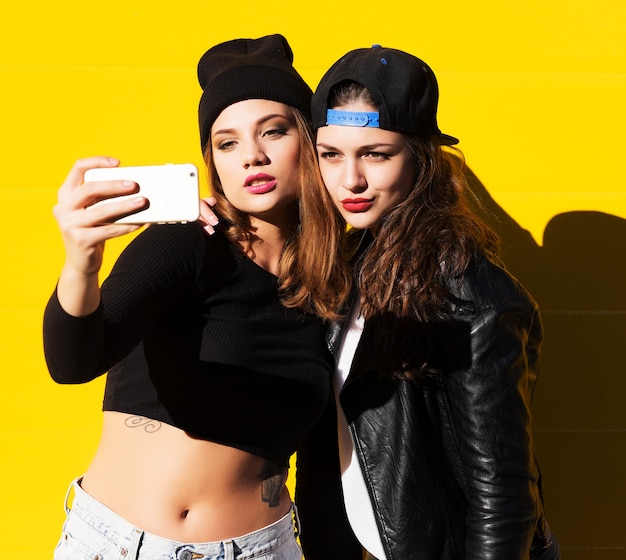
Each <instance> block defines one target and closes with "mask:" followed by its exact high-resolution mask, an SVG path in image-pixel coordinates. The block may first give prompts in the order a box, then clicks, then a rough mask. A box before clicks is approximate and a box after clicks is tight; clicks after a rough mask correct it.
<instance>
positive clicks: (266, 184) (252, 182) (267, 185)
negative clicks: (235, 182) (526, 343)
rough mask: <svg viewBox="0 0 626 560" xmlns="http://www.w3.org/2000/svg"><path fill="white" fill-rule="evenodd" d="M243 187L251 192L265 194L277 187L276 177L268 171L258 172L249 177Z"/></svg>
mask: <svg viewBox="0 0 626 560" xmlns="http://www.w3.org/2000/svg"><path fill="white" fill-rule="evenodd" d="M243 187H244V189H246V190H247V191H248V192H249V193H252V194H264V193H266V192H269V191H271V190H273V189H274V188H275V187H276V178H275V177H272V176H271V175H267V174H266V173H257V174H256V175H250V176H249V177H247V178H246V182H245V183H244V185H243Z"/></svg>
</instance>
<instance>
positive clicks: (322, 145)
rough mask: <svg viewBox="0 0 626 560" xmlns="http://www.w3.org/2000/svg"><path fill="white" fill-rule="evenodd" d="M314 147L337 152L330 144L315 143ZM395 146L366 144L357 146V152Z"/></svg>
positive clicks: (382, 143) (383, 143) (393, 146)
mask: <svg viewBox="0 0 626 560" xmlns="http://www.w3.org/2000/svg"><path fill="white" fill-rule="evenodd" d="M316 146H317V147H318V148H324V149H325V150H337V148H335V147H334V146H333V145H332V144H326V143H324V142H317V143H316ZM396 147H397V146H396V145H395V144H388V143H386V142H380V143H376V144H367V145H365V146H359V147H358V149H359V150H365V151H368V150H378V149H380V148H396Z"/></svg>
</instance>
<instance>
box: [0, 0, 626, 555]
mask: <svg viewBox="0 0 626 560" xmlns="http://www.w3.org/2000/svg"><path fill="white" fill-rule="evenodd" d="M5 4H6V3H5ZM298 4H299V5H300V6H301V7H300V8H296V7H295V5H296V3H295V2H279V1H277V0H268V1H266V2H252V1H249V0H241V1H239V2H210V1H206V0H205V1H203V2H201V1H198V0H194V1H190V0H181V1H180V2H176V3H172V2H158V1H156V2H155V1H154V0H150V1H148V0H125V1H120V0H110V1H109V2H106V3H99V2H92V3H89V2H83V1H78V0H66V1H65V2H44V1H43V0H34V1H33V2H12V3H11V4H10V5H8V6H7V5H5V6H4V8H3V13H2V16H1V17H0V92H1V93H0V95H1V97H0V127H1V142H2V149H1V150H0V158H1V161H0V164H1V165H0V209H1V211H2V219H0V228H1V238H2V262H3V265H2V274H1V275H0V358H1V366H0V367H1V368H2V369H1V370H0V371H1V374H0V375H1V377H0V469H2V470H1V475H2V476H0V503H1V504H2V509H1V510H0V516H1V519H0V527H2V534H3V536H4V538H3V539H2V540H1V542H0V559H5V558H6V559H9V558H11V559H13V558H21V559H22V560H42V559H44V558H50V557H51V550H52V548H53V546H54V544H55V542H56V539H57V537H58V534H59V531H60V526H61V523H62V520H63V515H64V514H63V508H62V499H63V495H64V491H65V488H66V485H67V483H68V481H69V480H70V479H71V478H72V477H73V476H75V475H78V474H80V473H81V472H82V470H83V469H84V468H85V466H86V465H87V462H88V460H89V458H90V456H91V454H92V452H93V450H94V448H95V445H96V442H97V437H98V430H99V424H100V413H99V408H100V403H101V398H102V389H103V383H102V382H101V381H97V382H94V383H91V384H89V385H86V386H79V387H67V386H63V387H59V386H56V385H54V384H53V383H52V382H51V381H50V379H49V378H48V375H47V372H46V368H45V365H44V362H43V357H42V349H41V335H40V328H41V327H40V325H41V315H42V309H43V307H44V305H45V302H46V300H47V297H48V295H49V293H50V292H51V290H52V289H53V287H54V283H55V279H56V276H57V273H58V271H59V268H60V265H61V260H62V250H61V244H60V241H59V235H58V233H57V230H56V226H55V223H54V221H53V219H52V215H51V207H52V205H53V204H54V201H55V196H56V190H57V187H58V185H59V184H60V183H61V182H62V180H63V178H64V176H65V174H66V172H67V171H68V169H69V167H70V166H71V164H72V162H73V161H74V159H76V158H78V157H82V156H86V155H92V154H109V155H114V156H116V157H119V158H121V159H122V161H123V163H124V164H127V165H131V164H146V163H161V162H182V161H192V162H195V163H196V164H197V165H199V166H200V165H201V163H202V162H201V159H200V154H199V147H198V139H197V131H196V120H195V119H196V104H197V100H198V95H199V89H198V86H197V85H196V79H195V64H196V62H197V59H198V58H199V56H200V55H201V54H202V53H203V52H204V50H205V49H206V48H208V47H209V46H211V45H213V44H215V43H217V42H220V41H223V40H227V39H230V38H234V37H239V36H248V37H258V36H261V35H265V34H268V33H274V32H282V33H283V34H285V35H286V36H287V38H288V39H289V40H290V42H291V44H292V46H293V49H294V52H295V55H296V60H295V62H296V66H297V68H298V69H299V70H300V71H301V72H302V74H303V75H304V76H305V78H306V79H307V80H308V81H309V83H310V84H311V85H312V86H315V85H316V84H317V81H318V80H319V78H320V77H321V75H322V73H323V71H324V69H325V68H326V67H328V65H330V63H331V62H333V61H334V60H335V59H336V58H337V57H338V56H339V55H341V54H343V52H344V51H346V50H348V49H350V48H354V47H361V46H370V45H371V44H372V43H381V44H383V45H386V46H393V47H397V48H403V49H406V50H409V51H411V52H413V53H415V54H416V55H418V56H420V57H421V58H423V59H425V60H426V61H427V62H429V64H430V65H431V66H432V67H433V68H434V69H435V71H436V73H437V75H438V77H439V81H440V86H441V91H442V94H441V103H440V111H439V120H440V125H441V127H442V129H443V130H444V131H446V132H449V133H450V134H453V135H455V136H458V137H460V138H461V144H460V147H461V148H462V149H463V150H464V152H465V154H466V156H467V160H468V164H469V166H470V168H471V170H472V172H473V173H474V175H475V178H474V179H475V183H476V186H477V188H478V189H484V196H485V197H486V198H488V199H489V203H490V204H491V205H492V208H493V210H494V213H495V214H496V215H497V216H499V219H500V222H499V223H500V229H501V231H502V234H503V236H504V238H505V241H506V244H507V246H508V247H509V249H508V252H507V258H508V259H509V262H510V265H511V268H512V270H513V271H514V272H515V274H517V275H518V276H519V277H520V278H521V279H522V280H523V281H524V282H525V283H527V284H528V286H529V288H531V290H532V291H533V293H535V295H536V297H537V299H538V300H539V302H540V304H541V305H542V308H543V310H544V319H545V323H546V345H545V353H544V368H543V372H542V379H541V381H540V383H539V386H538V389H537V393H536V406H535V415H536V416H535V418H536V423H535V431H536V434H537V442H538V446H539V455H540V459H541V462H542V465H543V468H544V473H545V478H546V500H547V507H548V514H549V517H550V519H551V523H552V525H553V528H554V529H555V531H556V532H557V533H558V535H559V536H560V539H561V542H562V545H563V548H564V549H565V551H566V553H565V556H566V557H567V558H570V559H573V560H576V559H583V558H584V559H607V560H608V559H616V558H624V555H625V552H626V531H624V528H625V527H626V514H625V513H624V507H623V504H624V503H626V490H625V486H626V485H625V483H624V477H623V475H624V473H625V472H626V412H625V408H624V405H623V401H624V395H625V394H626V391H625V389H626V381H625V380H624V377H625V376H624V374H625V373H626V371H625V370H626V367H625V366H626V360H625V359H624V348H625V347H626V345H625V344H624V343H625V340H624V338H625V333H626V302H625V296H624V291H625V290H624V285H625V283H626V282H625V281H626V274H625V273H626V270H625V269H626V262H625V251H624V249H625V248H626V244H625V243H624V241H625V240H626V233H625V232H626V226H625V223H626V222H625V218H626V188H625V186H626V185H625V182H626V181H625V179H624V172H623V168H624V153H625V152H626V140H625V139H624V129H626V111H625V109H624V103H625V100H626V42H625V37H626V33H625V32H624V30H625V29H626V9H625V8H624V6H625V4H624V3H623V2H622V1H621V0H593V1H592V0H580V1H577V2H573V1H572V0H553V1H552V2H546V1H545V0H542V1H537V0H529V1H527V2H523V3H519V2H515V3H508V2H502V0H497V1H496V0H476V1H474V2H467V1H461V0H449V1H448V2H429V3H428V7H426V6H424V7H423V8H420V7H419V4H420V3H418V2H409V3H403V4H405V5H407V6H413V7H410V8H404V9H402V8H399V7H398V6H399V5H400V3H391V2H375V1H372V0H360V1H359V2H356V1H352V0H346V1H344V2H339V3H330V4H329V3H319V2H317V3H315V2H313V3H310V4H307V3H298ZM424 4H426V3H424ZM332 6H334V8H333V7H332ZM487 193H488V194H487ZM489 197H491V198H489ZM579 211H580V212H579ZM544 235H545V240H544ZM120 247H121V244H120V243H117V244H115V243H112V244H111V245H110V246H109V249H108V256H109V264H110V261H111V260H112V258H113V257H114V256H115V255H116V254H117V252H118V251H119V248H120Z"/></svg>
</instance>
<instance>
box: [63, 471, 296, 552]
mask: <svg viewBox="0 0 626 560" xmlns="http://www.w3.org/2000/svg"><path fill="white" fill-rule="evenodd" d="M72 491H73V492H74V497H73V500H71V507H70V505H69V502H70V494H71V492H72ZM65 510H66V513H68V516H69V514H70V512H71V517H72V518H74V519H78V520H79V521H80V530H81V531H83V530H87V531H89V530H93V531H96V532H97V533H98V535H99V536H102V537H104V538H105V539H106V540H107V541H109V542H110V543H115V545H114V546H116V547H119V550H120V551H121V555H122V556H123V557H124V558H126V559H128V560H131V559H136V558H138V559H145V560H170V559H176V560H193V559H200V558H203V559H207V560H209V559H222V558H223V559H228V558H241V559H243V558H246V559H248V558H250V559H252V558H256V557H258V556H262V555H264V554H265V553H267V551H268V550H271V549H272V548H273V547H278V546H280V545H282V544H283V543H284V542H285V541H287V540H289V539H294V533H295V527H294V517H295V518H296V521H297V514H296V510H295V504H293V505H292V509H291V510H290V511H289V512H288V513H287V514H286V515H285V516H284V517H282V518H281V519H279V520H278V521H276V522H274V523H272V524H271V525H268V526H267V527H263V528H262V529H259V530H257V531H254V532H252V533H248V534H246V535H242V536H239V537H234V538H232V539H228V540H224V541H216V542H206V543H181V542H178V541H173V540H170V539H166V538H163V537H160V536H158V535H154V534H152V533H148V532H147V531H143V530H142V529H140V528H138V527H135V526H134V525H132V524H131V523H129V522H128V521H126V519H124V518H123V517H121V516H119V515H118V514H117V513H115V512H114V511H112V510H110V509H109V508H108V507H106V506H105V505H104V504H102V503H100V502H99V501H98V500H96V499H95V498H93V497H92V496H90V495H89V494H87V492H85V491H84V490H83V489H82V488H81V486H80V479H76V480H74V481H73V482H72V484H71V485H70V487H69V489H68V491H67V495H66V498H65ZM70 522H71V519H70V517H68V524H69V523H70Z"/></svg>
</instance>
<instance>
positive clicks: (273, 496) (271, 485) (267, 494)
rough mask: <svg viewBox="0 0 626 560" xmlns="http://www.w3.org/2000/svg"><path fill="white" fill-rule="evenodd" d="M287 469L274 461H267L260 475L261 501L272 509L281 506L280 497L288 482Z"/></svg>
mask: <svg viewBox="0 0 626 560" xmlns="http://www.w3.org/2000/svg"><path fill="white" fill-rule="evenodd" d="M287 472H288V469H287V468H286V467H281V466H280V465H277V464H276V463H274V462H272V461H265V463H263V468H262V469H261V473H260V474H259V479H260V480H261V500H263V501H264V502H267V504H268V505H269V506H270V507H278V506H279V505H280V495H281V492H282V491H283V487H284V486H285V482H286V481H287Z"/></svg>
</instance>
